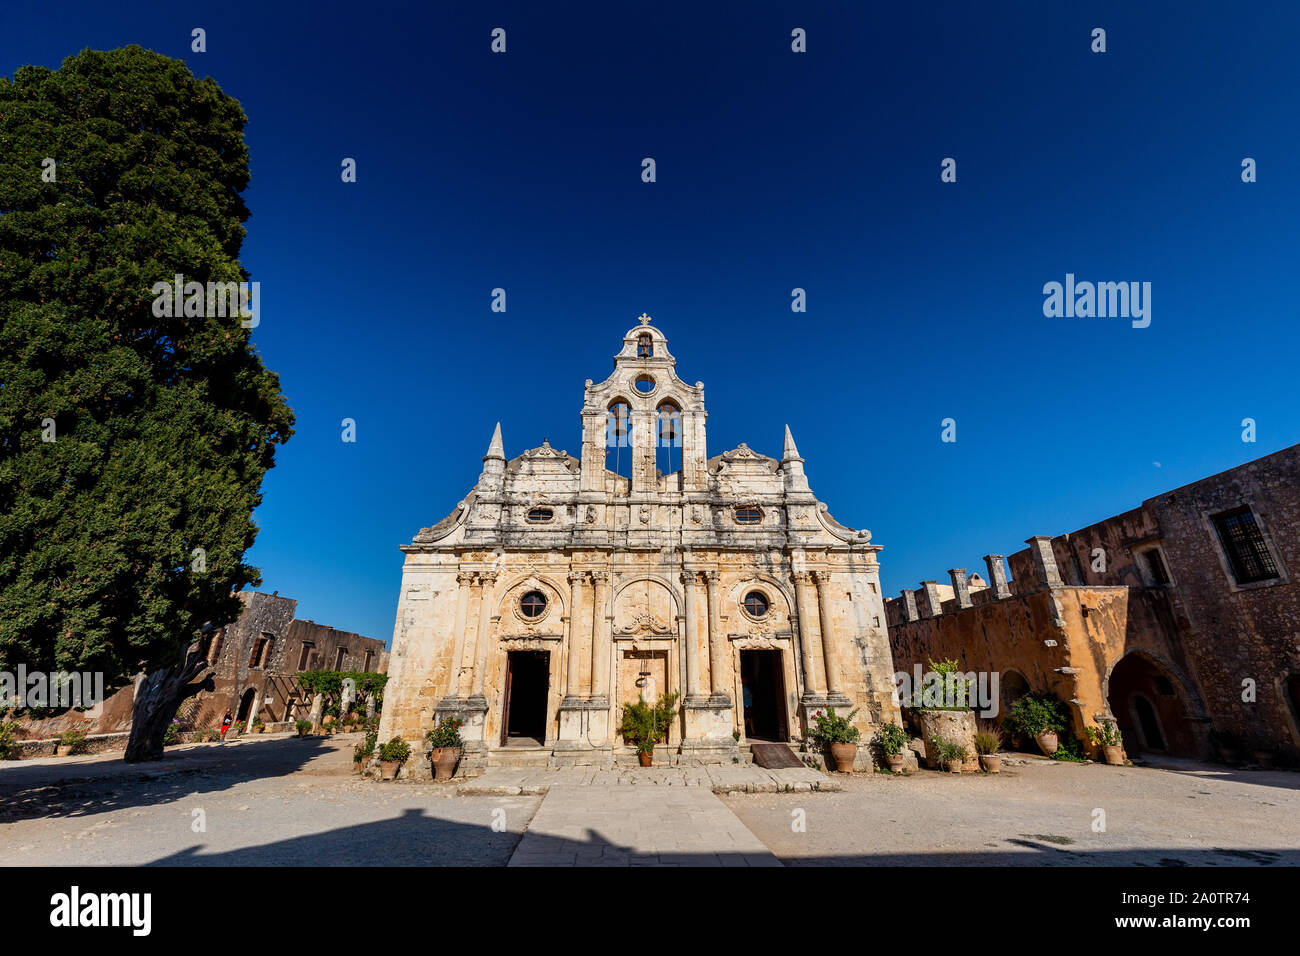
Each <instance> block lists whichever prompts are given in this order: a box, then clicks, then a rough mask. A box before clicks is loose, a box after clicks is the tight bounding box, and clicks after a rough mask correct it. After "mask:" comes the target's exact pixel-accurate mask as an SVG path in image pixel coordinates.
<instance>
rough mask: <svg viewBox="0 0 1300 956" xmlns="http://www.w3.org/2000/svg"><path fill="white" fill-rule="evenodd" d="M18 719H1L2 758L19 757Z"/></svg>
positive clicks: (12, 758)
mask: <svg viewBox="0 0 1300 956" xmlns="http://www.w3.org/2000/svg"><path fill="white" fill-rule="evenodd" d="M17 742H18V721H16V720H2V721H0V760H15V759H17V757H18V747H17Z"/></svg>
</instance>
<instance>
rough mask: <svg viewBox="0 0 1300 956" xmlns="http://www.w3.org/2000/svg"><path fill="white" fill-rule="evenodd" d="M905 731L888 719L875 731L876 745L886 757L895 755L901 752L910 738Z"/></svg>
mask: <svg viewBox="0 0 1300 956" xmlns="http://www.w3.org/2000/svg"><path fill="white" fill-rule="evenodd" d="M910 739H911V738H909V737H908V736H907V731H906V730H904V729H903V728H902V727H900V726H898V724H896V723H894V722H893V721H890V722H889V723H887V724H884V725H882V726H881V728H880V730H878V731H877V732H876V747H877V748H878V749H879V750H880V752H881V754H883V755H884V756H886V757H896V756H898V755H899V754H901V753H902V752H903V748H904V747H906V746H907V742H908V741H909V740H910Z"/></svg>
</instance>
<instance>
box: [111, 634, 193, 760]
mask: <svg viewBox="0 0 1300 956" xmlns="http://www.w3.org/2000/svg"><path fill="white" fill-rule="evenodd" d="M208 667H209V665H208V661H207V658H206V657H204V655H202V654H200V653H199V645H198V643H195V644H192V645H191V646H190V648H189V650H187V651H186V653H185V660H184V661H182V662H181V663H179V664H176V665H175V666H173V667H165V668H163V669H162V670H160V671H154V672H153V673H152V674H149V675H148V676H146V677H145V678H144V679H143V680H141V681H140V684H139V686H137V687H136V690H135V706H134V708H133V710H132V714H131V737H130V739H129V740H128V741H127V744H126V754H125V755H124V756H123V758H122V759H123V760H124V761H125V762H126V763H141V762H144V761H147V760H162V756H163V735H164V734H166V733H167V725H168V724H170V723H171V721H172V718H173V717H175V716H176V710H177V708H179V707H180V705H181V704H182V703H183V702H184V701H186V700H188V699H189V698H191V697H193V696H194V695H195V694H197V693H198V692H199V691H201V690H207V691H211V690H213V689H214V687H213V682H212V675H211V674H209V675H207V677H206V679H204V680H201V681H198V682H195V678H197V677H199V676H200V675H201V674H203V672H204V671H206V670H208Z"/></svg>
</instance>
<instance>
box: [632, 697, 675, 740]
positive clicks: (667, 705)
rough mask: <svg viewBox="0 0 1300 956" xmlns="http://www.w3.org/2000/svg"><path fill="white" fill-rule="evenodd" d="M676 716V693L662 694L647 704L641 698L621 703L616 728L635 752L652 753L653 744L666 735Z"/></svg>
mask: <svg viewBox="0 0 1300 956" xmlns="http://www.w3.org/2000/svg"><path fill="white" fill-rule="evenodd" d="M676 717H677V695H676V694H664V695H663V696H661V697H660V698H659V702H658V703H656V704H647V703H646V702H645V699H644V698H642V699H641V700H638V701H637V702H636V703H634V704H624V705H623V721H622V723H621V724H619V728H618V730H619V733H621V734H622V735H623V739H624V740H625V741H627V742H628V743H629V744H631V745H632V746H633V747H635V748H636V752H637V753H639V754H648V753H654V749H655V744H656V743H657V742H658V741H660V740H663V739H665V738H666V737H667V736H668V728H669V727H671V726H672V723H673V720H674V719H676Z"/></svg>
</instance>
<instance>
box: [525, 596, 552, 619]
mask: <svg viewBox="0 0 1300 956" xmlns="http://www.w3.org/2000/svg"><path fill="white" fill-rule="evenodd" d="M519 610H521V611H522V612H523V614H524V617H541V616H542V612H543V611H545V610H546V595H545V594H543V593H542V592H541V591H529V592H528V593H527V594H525V595H524V596H523V597H522V598H521V599H520V600H519Z"/></svg>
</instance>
